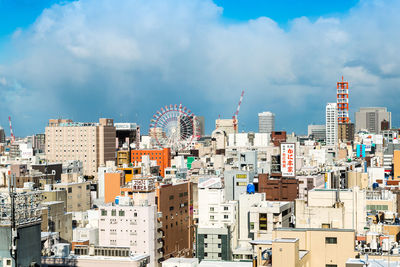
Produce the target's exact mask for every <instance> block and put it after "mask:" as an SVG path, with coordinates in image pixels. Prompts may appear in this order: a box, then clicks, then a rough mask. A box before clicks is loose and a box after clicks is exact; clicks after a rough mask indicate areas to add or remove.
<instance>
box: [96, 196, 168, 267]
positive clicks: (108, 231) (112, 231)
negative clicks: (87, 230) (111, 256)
mask: <svg viewBox="0 0 400 267" xmlns="http://www.w3.org/2000/svg"><path fill="white" fill-rule="evenodd" d="M121 199H122V198H120V202H122V203H125V204H130V205H126V206H123V205H117V206H102V207H100V219H99V245H100V246H108V247H109V246H115V247H129V248H130V251H131V253H132V254H148V255H150V265H149V266H158V259H159V258H161V254H160V252H161V248H162V243H161V242H160V240H159V239H161V237H162V234H161V233H159V232H158V229H159V228H160V227H161V225H160V223H159V222H158V220H157V218H158V213H157V206H156V205H154V204H151V205H145V203H141V205H140V206H139V205H132V204H134V203H132V202H131V201H121ZM127 199H129V198H127ZM127 202H128V203H127Z"/></svg>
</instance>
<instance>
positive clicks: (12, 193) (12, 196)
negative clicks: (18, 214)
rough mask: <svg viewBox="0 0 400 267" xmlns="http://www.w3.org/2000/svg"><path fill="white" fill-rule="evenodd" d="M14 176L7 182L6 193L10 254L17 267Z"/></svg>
mask: <svg viewBox="0 0 400 267" xmlns="http://www.w3.org/2000/svg"><path fill="white" fill-rule="evenodd" d="M15 183H16V178H15V174H11V176H10V179H9V181H8V191H9V195H10V199H11V244H10V254H11V257H12V258H13V259H14V262H15V266H16V267H18V255H17V240H18V230H17V223H16V221H15V197H16V192H15Z"/></svg>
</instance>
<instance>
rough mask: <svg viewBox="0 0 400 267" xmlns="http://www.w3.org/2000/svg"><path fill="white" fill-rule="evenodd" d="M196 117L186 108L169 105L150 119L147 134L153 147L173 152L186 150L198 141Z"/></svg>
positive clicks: (180, 105)
mask: <svg viewBox="0 0 400 267" xmlns="http://www.w3.org/2000/svg"><path fill="white" fill-rule="evenodd" d="M197 128H198V127H197V120H196V116H195V115H194V114H193V113H192V112H191V111H190V110H189V109H187V108H186V107H184V106H182V104H179V105H176V104H175V105H169V106H165V107H162V108H161V109H160V110H158V111H157V112H156V113H155V114H154V115H153V118H152V119H151V123H150V127H149V134H150V137H151V139H152V142H153V145H155V146H158V147H162V148H165V147H169V148H171V150H173V151H180V150H184V149H187V148H188V147H189V146H191V145H193V144H194V142H196V141H197V139H198V133H197Z"/></svg>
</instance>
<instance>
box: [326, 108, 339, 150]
mask: <svg viewBox="0 0 400 267" xmlns="http://www.w3.org/2000/svg"><path fill="white" fill-rule="evenodd" d="M325 118H326V123H325V125H326V144H327V145H329V146H334V145H336V144H337V141H338V110H337V105H336V103H328V104H326V113H325Z"/></svg>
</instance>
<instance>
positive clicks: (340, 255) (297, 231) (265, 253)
mask: <svg viewBox="0 0 400 267" xmlns="http://www.w3.org/2000/svg"><path fill="white" fill-rule="evenodd" d="M354 242H355V232H354V230H349V229H301V228H279V229H276V230H274V232H273V240H272V241H262V240H255V241H251V242H250V243H251V244H252V245H253V247H254V253H255V255H256V256H257V265H256V266H271V264H272V267H287V266H293V267H314V266H321V267H334V266H335V267H345V266H346V261H347V260H348V259H349V258H353V257H355V256H356V254H357V253H356V252H355V250H354V244H355V243H354Z"/></svg>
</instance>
